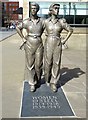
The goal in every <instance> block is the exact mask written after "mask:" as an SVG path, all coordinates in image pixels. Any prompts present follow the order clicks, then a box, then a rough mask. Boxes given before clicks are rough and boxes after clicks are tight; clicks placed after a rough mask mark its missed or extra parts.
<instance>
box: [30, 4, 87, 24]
mask: <svg viewBox="0 0 88 120" xmlns="http://www.w3.org/2000/svg"><path fill="white" fill-rule="evenodd" d="M29 3H30V2H29ZM37 3H38V4H39V5H40V10H39V12H38V15H39V16H40V17H45V18H48V11H49V6H50V5H51V4H52V3H53V2H37ZM54 3H59V4H60V11H59V15H58V17H59V18H66V20H67V22H68V23H69V24H72V25H79V24H80V25H85V24H86V25H87V24H88V14H87V13H88V2H54Z"/></svg>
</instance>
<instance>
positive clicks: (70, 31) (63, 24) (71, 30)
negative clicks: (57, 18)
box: [62, 19, 73, 44]
mask: <svg viewBox="0 0 88 120" xmlns="http://www.w3.org/2000/svg"><path fill="white" fill-rule="evenodd" d="M62 26H63V29H65V30H66V31H67V35H66V37H65V38H64V39H63V41H62V44H65V43H66V41H67V40H68V39H69V37H70V36H71V35H72V33H73V29H72V28H71V26H70V25H69V24H68V23H67V22H66V20H65V19H63V20H62Z"/></svg>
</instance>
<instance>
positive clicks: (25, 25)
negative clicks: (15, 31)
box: [17, 20, 27, 30]
mask: <svg viewBox="0 0 88 120" xmlns="http://www.w3.org/2000/svg"><path fill="white" fill-rule="evenodd" d="M17 27H18V28H19V29H20V30H21V29H23V28H25V29H26V28H27V20H24V21H22V22H20V23H19V24H18V25H17Z"/></svg>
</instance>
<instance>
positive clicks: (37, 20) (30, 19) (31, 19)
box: [29, 17, 40, 23]
mask: <svg viewBox="0 0 88 120" xmlns="http://www.w3.org/2000/svg"><path fill="white" fill-rule="evenodd" d="M29 21H32V22H34V20H33V18H31V17H30V18H29ZM39 21H40V17H38V18H37V19H36V23H38V22H39Z"/></svg>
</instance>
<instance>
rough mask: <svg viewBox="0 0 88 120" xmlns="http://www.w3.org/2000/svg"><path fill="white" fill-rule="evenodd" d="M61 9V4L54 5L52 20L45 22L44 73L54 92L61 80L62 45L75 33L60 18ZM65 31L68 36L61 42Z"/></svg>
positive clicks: (51, 9) (51, 7) (51, 8)
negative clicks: (61, 35) (62, 33)
mask: <svg viewBox="0 0 88 120" xmlns="http://www.w3.org/2000/svg"><path fill="white" fill-rule="evenodd" d="M59 8H60V5H59V4H52V5H51V6H50V7H49V12H50V18H48V19H46V20H45V28H46V33H47V39H46V42H45V46H44V73H45V80H46V83H47V84H49V85H50V87H51V89H52V91H53V92H56V91H57V84H58V80H59V78H60V64H61V54H62V44H65V43H66V41H67V40H68V38H69V37H70V36H71V34H72V32H73V29H72V28H71V27H70V25H68V24H67V22H66V20H65V19H64V18H62V19H59V18H58V13H59ZM63 29H64V30H66V31H67V36H66V37H65V39H64V40H63V41H61V37H60V34H61V32H62V30H63Z"/></svg>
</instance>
